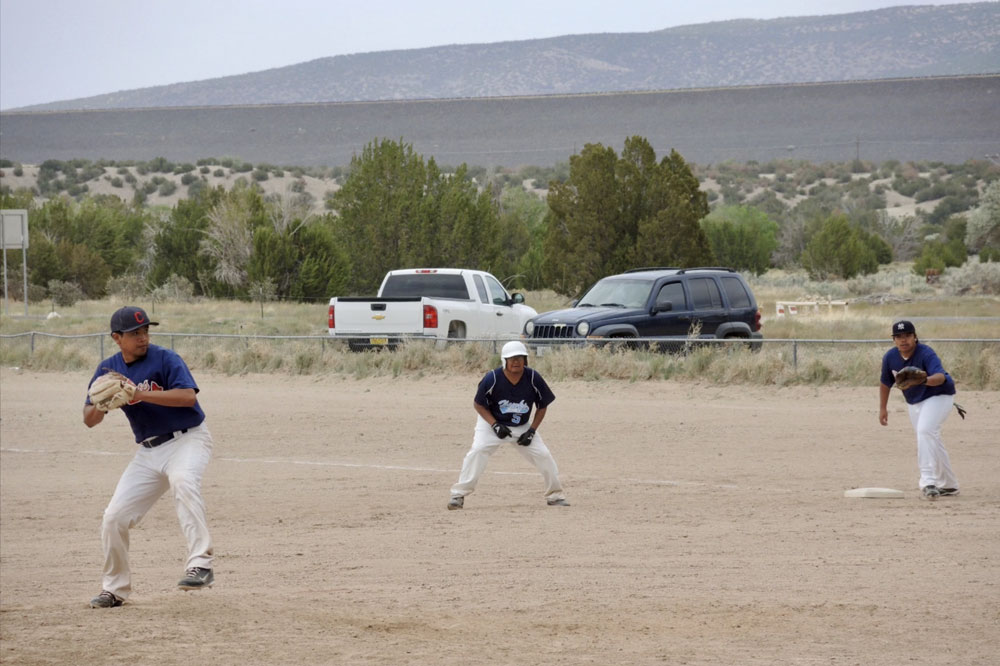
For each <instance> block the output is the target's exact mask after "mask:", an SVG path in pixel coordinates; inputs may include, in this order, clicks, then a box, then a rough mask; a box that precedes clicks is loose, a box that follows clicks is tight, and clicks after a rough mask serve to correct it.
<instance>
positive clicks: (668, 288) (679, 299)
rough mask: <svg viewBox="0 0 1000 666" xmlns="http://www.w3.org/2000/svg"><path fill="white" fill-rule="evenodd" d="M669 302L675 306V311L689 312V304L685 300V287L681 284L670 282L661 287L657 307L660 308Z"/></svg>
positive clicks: (657, 295) (657, 297)
mask: <svg viewBox="0 0 1000 666" xmlns="http://www.w3.org/2000/svg"><path fill="white" fill-rule="evenodd" d="M667 301H669V302H670V303H672V304H673V309H674V310H687V302H686V301H685V299H684V285H682V284H681V283H680V282H668V283H667V284H665V285H663V286H662V287H660V291H659V293H658V294H656V305H657V306H660V305H663V304H664V303H666V302H667Z"/></svg>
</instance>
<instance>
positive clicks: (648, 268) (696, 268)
mask: <svg viewBox="0 0 1000 666" xmlns="http://www.w3.org/2000/svg"><path fill="white" fill-rule="evenodd" d="M645 271H677V274H678V275H680V274H681V273H687V272H688V271H727V272H729V273H735V272H736V269H735V268H728V267H726V266H692V267H690V268H678V267H677V266H644V267H642V268H630V269H628V270H627V271H625V273H642V272H645Z"/></svg>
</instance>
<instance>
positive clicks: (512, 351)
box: [500, 340, 528, 361]
mask: <svg viewBox="0 0 1000 666" xmlns="http://www.w3.org/2000/svg"><path fill="white" fill-rule="evenodd" d="M527 355H528V348H527V347H525V346H524V343H523V342H518V341H517V340H511V341H510V342H508V343H507V344H505V345H504V346H503V349H501V350H500V358H501V359H503V360H504V361H506V360H507V359H509V358H513V357H515V356H527Z"/></svg>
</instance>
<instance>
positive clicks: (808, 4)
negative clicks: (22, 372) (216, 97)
mask: <svg viewBox="0 0 1000 666" xmlns="http://www.w3.org/2000/svg"><path fill="white" fill-rule="evenodd" d="M960 1H961V0H936V1H935V2H920V0H911V1H910V2H893V1H892V0H883V1H879V0H757V1H756V2H747V1H746V0H703V1H701V2H691V1H690V0H600V1H599V0H500V1H499V2H483V1H481V0H480V1H476V0H423V1H419V0H279V1H276V0H170V1H163V0H146V1H145V2H140V1H139V0H0V109H13V108H17V107H21V106H28V105H31V104H44V103H46V102H55V101H61V100H68V99H76V98H79V97H88V96H91V95H101V94H106V93H112V92H117V91H121V90H132V89H135V88H146V87H150V86H158V85H167V84H171V83H181V82H187V81H199V80H203V79H213V78H218V77H221V76H230V75H234V74H245V73H247V72H257V71H261V70H265V69H272V68H275V67H284V66H286V65H294V64H298V63H302V62H307V61H309V60H315V59H317V58H325V57H328V56H336V55H345V54H351V53H368V52H373V51H389V50H398V49H413V48H424V47H430V46H444V45H448V44H480V43H490V42H502V41H513V40H523V39H538V38H544V37H557V36H560V35H575V34H587V33H599V32H650V31H654V30H662V29H664V28H670V27H674V26H679V25H691V24H696V23H708V22H711V21H725V20H729V19H737V18H753V19H770V18H778V17H784V16H818V15H822V14H844V13H849V12H858V11H868V10H872V9H881V8H883V7H893V6H900V5H916V4H925V5H929V4H936V5H942V4H957V2H960Z"/></svg>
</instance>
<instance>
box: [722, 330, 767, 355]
mask: <svg viewBox="0 0 1000 666" xmlns="http://www.w3.org/2000/svg"><path fill="white" fill-rule="evenodd" d="M723 339H724V340H734V339H739V340H746V339H747V338H746V336H744V335H736V334H735V333H730V334H729V335H727V336H726V337H724V338H723ZM726 346H727V347H728V346H729V345H726ZM734 346H736V345H734ZM743 346H744V347H746V348H747V349H749V350H751V351H754V346H753V345H752V344H751V343H749V342H747V343H746V344H745V345H743ZM759 349H760V348H759V347H758V350H759Z"/></svg>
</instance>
